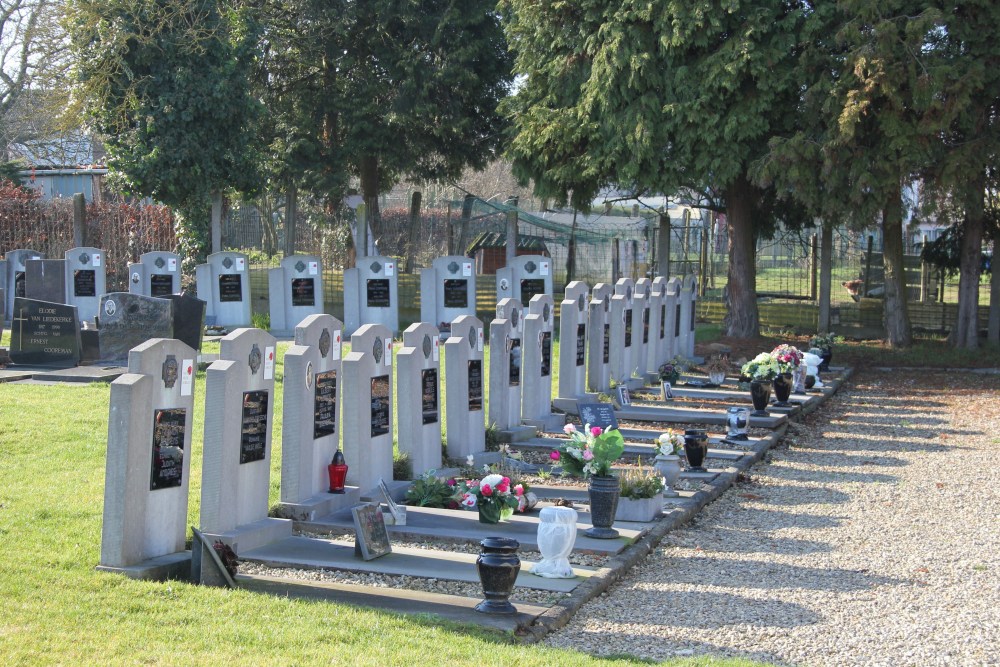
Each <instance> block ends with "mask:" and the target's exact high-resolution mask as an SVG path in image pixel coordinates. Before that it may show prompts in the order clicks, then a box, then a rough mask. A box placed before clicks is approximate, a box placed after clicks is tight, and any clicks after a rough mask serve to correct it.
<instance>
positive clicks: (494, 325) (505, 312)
mask: <svg viewBox="0 0 1000 667" xmlns="http://www.w3.org/2000/svg"><path fill="white" fill-rule="evenodd" d="M523 333H524V310H523V309H522V307H521V302H520V301H518V300H517V299H501V300H500V303H498V304H497V318H496V319H495V320H493V322H491V323H490V379H489V388H490V390H489V397H490V401H489V422H490V423H491V424H493V425H495V426H496V428H497V429H499V431H500V434H501V435H500V437H501V439H503V440H518V439H523V438H527V437H532V436H534V434H535V429H534V428H533V427H530V426H523V425H522V424H521V369H522V354H523V349H522V340H521V338H522V336H523Z"/></svg>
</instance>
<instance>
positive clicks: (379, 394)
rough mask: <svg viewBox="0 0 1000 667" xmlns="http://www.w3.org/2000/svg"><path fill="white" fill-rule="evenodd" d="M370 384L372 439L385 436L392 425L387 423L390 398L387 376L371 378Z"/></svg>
mask: <svg viewBox="0 0 1000 667" xmlns="http://www.w3.org/2000/svg"><path fill="white" fill-rule="evenodd" d="M371 384H372V409H371V436H372V437H373V438H374V437H377V436H380V435H385V434H387V433H388V432H389V430H390V429H391V428H392V424H391V423H389V404H390V402H391V400H392V398H391V397H390V396H389V376H388V375H378V376H376V377H373V378H372V382H371Z"/></svg>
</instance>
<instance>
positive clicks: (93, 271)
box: [64, 246, 108, 322]
mask: <svg viewBox="0 0 1000 667" xmlns="http://www.w3.org/2000/svg"><path fill="white" fill-rule="evenodd" d="M64 259H65V260H66V263H65V264H64V266H65V269H66V295H65V302H66V303H68V304H69V305H71V306H76V308H77V313H78V314H79V316H80V321H81V322H93V321H94V318H96V317H97V316H98V314H99V313H100V308H101V296H102V295H103V294H104V293H105V292H107V288H106V279H105V274H106V272H107V268H108V266H107V261H106V260H107V255H106V254H105V252H104V251H103V250H101V249H100V248H92V247H89V246H88V247H81V248H71V249H70V250H67V251H66V254H65V256H64Z"/></svg>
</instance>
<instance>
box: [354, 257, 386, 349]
mask: <svg viewBox="0 0 1000 667" xmlns="http://www.w3.org/2000/svg"><path fill="white" fill-rule="evenodd" d="M354 266H355V268H353V269H347V270H346V271H344V335H345V336H350V335H353V333H354V332H355V331H356V330H357V329H358V328H359V327H361V326H362V325H364V324H381V325H382V326H384V327H386V328H387V329H389V332H390V333H395V332H396V331H398V330H399V292H398V290H397V280H398V276H397V275H396V274H397V271H396V260H394V259H392V258H391V257H375V256H368V257H358V258H357V259H356V260H355V262H354Z"/></svg>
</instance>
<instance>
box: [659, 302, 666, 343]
mask: <svg viewBox="0 0 1000 667" xmlns="http://www.w3.org/2000/svg"><path fill="white" fill-rule="evenodd" d="M666 327H667V304H663V305H661V306H660V340H663V338H664V337H665V336H666V335H667V332H666V331H665V329H666Z"/></svg>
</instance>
